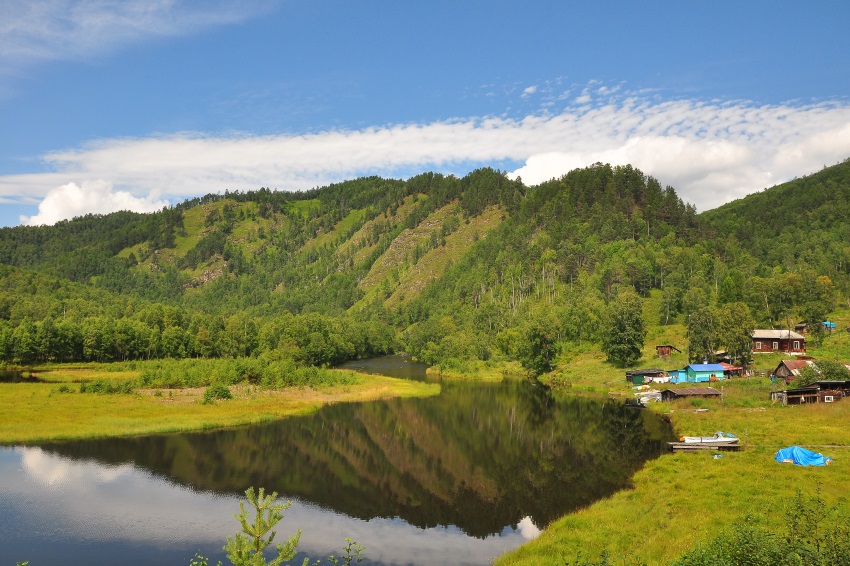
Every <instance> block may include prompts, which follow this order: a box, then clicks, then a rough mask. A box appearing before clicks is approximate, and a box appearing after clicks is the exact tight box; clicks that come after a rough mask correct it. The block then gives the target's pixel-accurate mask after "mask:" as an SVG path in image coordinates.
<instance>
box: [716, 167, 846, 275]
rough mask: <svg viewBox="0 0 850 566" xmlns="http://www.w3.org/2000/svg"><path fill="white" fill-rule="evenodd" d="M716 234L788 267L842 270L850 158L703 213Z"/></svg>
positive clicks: (763, 258) (791, 268)
mask: <svg viewBox="0 0 850 566" xmlns="http://www.w3.org/2000/svg"><path fill="white" fill-rule="evenodd" d="M701 216H702V219H703V220H704V222H705V223H706V224H707V225H709V226H711V227H712V228H713V230H714V233H715V234H716V235H717V236H718V237H719V238H720V239H734V240H737V241H738V242H741V243H742V245H744V246H745V247H746V249H747V250H748V251H749V252H750V253H752V254H753V255H754V256H755V257H756V258H758V259H759V260H761V261H763V262H765V263H767V264H770V265H778V266H782V267H784V268H785V269H788V270H792V271H794V270H799V269H804V268H807V267H811V268H815V269H817V270H819V271H822V272H824V273H830V274H831V273H836V274H846V273H847V272H848V265H850V159H848V160H845V161H844V162H843V163H841V164H839V165H835V166H833V167H824V169H823V170H822V171H820V172H818V173H815V174H813V175H809V176H808V177H803V178H801V179H795V180H793V181H791V182H789V183H785V184H783V185H779V186H776V187H772V188H770V189H765V190H764V191H762V192H760V193H756V194H753V195H750V196H748V197H746V198H743V199H740V200H737V201H735V202H731V203H729V204H726V205H724V206H721V207H720V208H717V209H715V210H710V211H708V212H705V213H703V214H702V215H701Z"/></svg>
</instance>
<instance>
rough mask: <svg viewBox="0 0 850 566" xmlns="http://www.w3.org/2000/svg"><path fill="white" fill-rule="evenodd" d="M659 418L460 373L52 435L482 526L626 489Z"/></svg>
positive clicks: (203, 475) (108, 451) (663, 431)
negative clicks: (427, 387)
mask: <svg viewBox="0 0 850 566" xmlns="http://www.w3.org/2000/svg"><path fill="white" fill-rule="evenodd" d="M670 436H671V431H670V428H669V426H668V425H667V424H666V423H664V422H663V421H661V420H660V419H659V418H658V417H656V416H655V415H653V414H651V413H649V412H647V411H640V410H635V409H629V408H627V407H625V406H623V405H622V404H621V403H614V402H602V401H596V400H589V399H582V398H575V397H567V398H562V397H556V396H552V395H551V393H550V391H549V390H548V389H547V388H545V387H543V386H540V385H536V384H531V383H528V382H505V383H500V384H473V383H448V384H445V385H444V392H443V394H442V395H440V396H438V397H436V398H428V399H407V400H398V399H397V400H389V401H383V402H373V403H365V404H344V405H335V406H330V407H326V408H324V409H322V410H321V411H319V412H318V413H316V414H315V415H312V416H309V417H303V418H292V419H287V420H284V421H279V422H275V423H271V424H265V425H259V426H252V427H246V428H239V429H229V430H220V431H213V432H206V433H196V434H180V435H167V436H152V437H143V438H132V439H117V440H94V441H81V442H73V443H63V444H50V445H45V446H44V448H45V449H47V450H50V451H53V452H56V453H59V454H62V455H66V456H72V457H76V458H94V459H96V460H99V461H102V462H107V463H113V464H115V463H123V462H130V461H132V462H135V463H136V464H138V465H139V466H143V467H145V468H148V469H150V470H152V471H153V472H155V473H158V474H163V475H165V476H167V477H168V478H170V479H172V480H174V481H177V482H179V483H183V484H187V485H190V486H192V487H193V488H195V489H201V490H215V491H226V492H233V493H241V492H242V491H244V490H245V489H246V488H247V487H249V486H252V485H253V486H258V487H259V486H263V487H265V488H266V489H267V490H271V489H274V490H277V491H279V492H281V493H283V494H285V495H284V497H296V498H299V499H301V500H304V501H309V502H313V503H316V504H318V505H321V506H323V507H327V508H331V509H334V510H336V511H339V512H342V513H345V514H347V515H350V516H353V517H359V518H363V519H370V518H373V517H401V518H402V519H404V520H406V521H407V522H409V523H411V524H413V525H416V526H418V527H433V526H436V525H450V524H454V525H457V526H458V527H460V528H461V529H462V530H463V531H464V532H466V533H468V534H470V535H473V536H486V535H489V534H495V533H498V532H500V531H501V530H502V529H503V528H504V527H505V526H506V525H516V523H517V522H519V521H520V520H521V519H522V518H523V517H525V516H531V517H532V518H533V519H534V521H535V523H537V524H538V525H539V526H543V525H545V524H547V523H548V522H550V521H551V520H553V519H555V518H556V517H558V516H560V515H562V514H564V513H566V512H568V511H570V510H572V509H575V508H577V507H580V506H584V505H587V504H589V503H591V502H593V501H595V500H597V499H599V498H602V497H605V496H607V495H610V494H611V493H612V492H614V491H616V490H618V489H621V488H623V487H625V486H626V485H627V484H628V482H629V478H631V476H632V474H633V473H634V472H635V471H636V470H637V469H638V468H640V467H641V465H642V464H643V462H644V461H645V460H646V459H647V458H651V457H653V456H655V455H656V454H658V452H659V451H660V450H661V447H662V446H663V442H664V441H666V440H670V438H669V437H670Z"/></svg>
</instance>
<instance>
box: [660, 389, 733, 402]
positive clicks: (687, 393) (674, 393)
mask: <svg viewBox="0 0 850 566" xmlns="http://www.w3.org/2000/svg"><path fill="white" fill-rule="evenodd" d="M692 397H702V398H716V397H720V391H718V390H717V389H715V388H714V387H682V388H680V389H665V390H664V391H662V392H661V400H662V401H674V400H676V399H687V398H692Z"/></svg>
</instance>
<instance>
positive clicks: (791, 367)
mask: <svg viewBox="0 0 850 566" xmlns="http://www.w3.org/2000/svg"><path fill="white" fill-rule="evenodd" d="M806 367H811V368H812V369H814V370H815V371H817V369H818V367H817V366H816V365H815V361H814V360H813V359H812V358H799V359H796V360H782V361H781V362H779V365H778V366H776V369H775V370H773V376H774V377H775V378H776V379H784V380H785V383H790V382H791V381H793V380H794V379H796V378H798V377H800V372H801V371H802V370H803V368H806Z"/></svg>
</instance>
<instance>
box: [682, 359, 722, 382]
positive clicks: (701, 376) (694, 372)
mask: <svg viewBox="0 0 850 566" xmlns="http://www.w3.org/2000/svg"><path fill="white" fill-rule="evenodd" d="M724 371H725V368H724V367H723V366H722V365H720V364H688V366H687V367H686V368H685V372H686V374H687V380H688V381H689V382H690V383H704V382H708V381H717V380H720V379H723V372H724Z"/></svg>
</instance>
